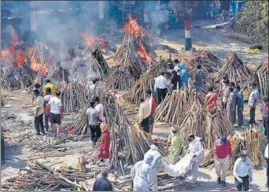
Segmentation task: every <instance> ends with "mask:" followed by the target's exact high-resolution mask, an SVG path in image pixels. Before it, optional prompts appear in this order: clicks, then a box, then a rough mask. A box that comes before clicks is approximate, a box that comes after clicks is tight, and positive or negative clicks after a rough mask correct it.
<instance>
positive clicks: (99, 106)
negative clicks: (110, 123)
mask: <svg viewBox="0 0 269 192" xmlns="http://www.w3.org/2000/svg"><path fill="white" fill-rule="evenodd" d="M95 109H96V110H97V111H98V114H99V120H100V121H101V122H104V121H105V117H104V106H103V105H102V104H101V103H98V104H97V105H96V106H95Z"/></svg>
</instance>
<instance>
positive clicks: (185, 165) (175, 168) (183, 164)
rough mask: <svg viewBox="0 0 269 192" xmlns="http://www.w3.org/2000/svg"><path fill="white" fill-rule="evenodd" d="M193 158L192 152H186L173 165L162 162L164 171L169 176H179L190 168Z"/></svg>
mask: <svg viewBox="0 0 269 192" xmlns="http://www.w3.org/2000/svg"><path fill="white" fill-rule="evenodd" d="M194 160H195V158H194V156H193V155H192V154H186V155H185V156H184V157H183V158H182V159H181V160H180V161H179V162H177V163H176V164H175V165H173V164H164V171H165V173H166V174H167V175H169V176H171V177H179V176H183V175H185V174H187V172H188V171H189V170H190V169H191V167H192V164H193V162H194Z"/></svg>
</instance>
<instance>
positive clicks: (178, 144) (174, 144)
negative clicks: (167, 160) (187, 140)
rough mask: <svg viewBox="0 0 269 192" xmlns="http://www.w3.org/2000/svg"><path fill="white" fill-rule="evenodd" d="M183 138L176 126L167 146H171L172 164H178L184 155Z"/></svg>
mask: <svg viewBox="0 0 269 192" xmlns="http://www.w3.org/2000/svg"><path fill="white" fill-rule="evenodd" d="M183 142H184V141H183V138H182V135H181V133H180V132H179V130H178V128H177V127H176V126H173V127H172V133H171V134H170V135H169V137H168V142H167V144H168V145H170V144H171V152H172V163H173V164H176V163H177V162H178V161H179V159H180V156H181V155H182V154H183Z"/></svg>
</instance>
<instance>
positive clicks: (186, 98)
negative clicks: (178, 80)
mask: <svg viewBox="0 0 269 192" xmlns="http://www.w3.org/2000/svg"><path fill="white" fill-rule="evenodd" d="M194 101H196V95H195V94H194V90H190V91H188V90H187V88H186V87H185V86H184V87H182V88H180V89H179V90H174V91H173V92H172V94H171V95H168V96H166V98H165V99H164V100H163V101H162V102H161V103H160V105H159V106H158V107H157V112H156V116H155V117H156V121H164V122H166V123H171V124H172V125H180V124H181V123H182V121H183V118H184V117H185V116H186V114H187V112H188V110H190V107H191V104H192V103H193V102H194Z"/></svg>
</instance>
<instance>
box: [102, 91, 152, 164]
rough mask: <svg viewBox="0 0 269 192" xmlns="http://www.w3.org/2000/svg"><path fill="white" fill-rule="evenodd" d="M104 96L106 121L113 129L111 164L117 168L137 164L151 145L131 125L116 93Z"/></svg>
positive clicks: (144, 135) (143, 133) (142, 133)
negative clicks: (122, 165) (121, 165)
mask: <svg viewBox="0 0 269 192" xmlns="http://www.w3.org/2000/svg"><path fill="white" fill-rule="evenodd" d="M102 95H103V96H102V103H103V104H104V109H105V115H106V120H107V123H108V124H109V126H110V129H111V163H112V164H113V166H115V167H117V166H118V165H120V164H122V163H123V164H128V163H130V162H131V163H135V162H137V161H139V160H141V159H143V154H145V153H146V152H147V150H148V149H149V144H150V143H149V141H148V138H147V135H146V133H145V132H144V131H142V130H141V129H140V128H139V127H138V126H134V125H132V124H131V122H130V121H129V120H128V118H127V117H126V115H125V114H124V113H123V110H122V108H121V107H120V106H119V104H118V102H117V99H116V95H115V94H114V93H112V92H108V93H104V94H102Z"/></svg>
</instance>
